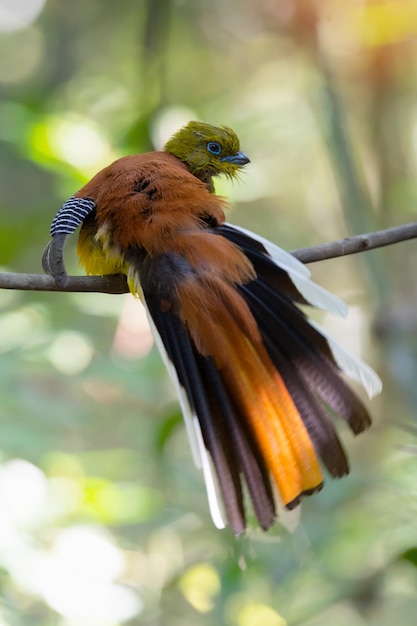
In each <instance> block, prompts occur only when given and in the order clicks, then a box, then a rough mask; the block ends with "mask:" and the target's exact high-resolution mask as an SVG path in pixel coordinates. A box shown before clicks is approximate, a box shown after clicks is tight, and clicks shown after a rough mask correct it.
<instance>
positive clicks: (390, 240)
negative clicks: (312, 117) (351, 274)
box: [0, 222, 417, 294]
mask: <svg viewBox="0 0 417 626" xmlns="http://www.w3.org/2000/svg"><path fill="white" fill-rule="evenodd" d="M415 238H417V222H413V223H411V224H404V225H403V226H395V227H394V228H387V229H385V230H378V231H376V232H373V233H368V234H366V235H356V236H354V237H346V238H345V239H339V240H338V241H332V242H330V243H323V244H320V245H318V246H312V247H309V248H299V249H297V250H292V251H291V254H293V255H294V256H295V257H296V258H297V259H298V260H299V261H302V263H315V262H316V261H324V260H325V259H334V258H337V257H340V256H346V255H348V254H357V253H358V252H364V251H365V250H373V249H375V248H382V247H383V246H390V245H392V244H394V243H399V242H400V241H407V240H409V239H415ZM0 288H2V289H20V290H23V291H71V292H83V291H84V292H87V291H89V292H100V293H111V294H120V293H127V292H128V291H129V289H128V286H127V282H126V279H125V277H124V276H121V275H114V276H70V278H69V281H68V285H67V286H66V287H65V288H62V287H59V285H57V284H56V283H55V281H54V279H53V278H52V276H46V275H43V274H15V273H11V272H0Z"/></svg>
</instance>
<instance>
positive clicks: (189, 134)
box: [164, 122, 249, 188]
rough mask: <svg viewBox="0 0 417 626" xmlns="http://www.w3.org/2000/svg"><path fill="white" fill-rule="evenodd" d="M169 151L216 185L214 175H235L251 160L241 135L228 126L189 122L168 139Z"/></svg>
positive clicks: (195, 173)
mask: <svg viewBox="0 0 417 626" xmlns="http://www.w3.org/2000/svg"><path fill="white" fill-rule="evenodd" d="M164 150H165V152H168V153H169V154H173V155H174V156H176V157H178V158H179V159H181V161H183V162H184V163H185V164H186V165H187V167H188V169H189V170H190V172H191V173H192V174H194V176H196V177H197V178H199V179H200V180H202V181H203V182H205V183H207V184H208V185H209V187H210V188H212V180H211V179H212V177H213V176H218V175H219V174H224V175H225V176H227V177H229V178H235V177H236V176H237V175H238V173H239V170H240V169H241V168H242V167H243V166H244V165H246V163H249V159H248V157H247V156H246V154H244V153H243V152H241V151H240V143H239V138H238V136H237V135H236V133H235V132H234V131H233V130H232V129H231V128H227V126H212V125H211V124H204V123H203V122H189V123H188V124H187V126H184V128H181V129H180V130H179V131H178V132H176V133H175V135H174V136H173V137H171V139H170V140H169V141H168V142H167V144H166V145H165V147H164Z"/></svg>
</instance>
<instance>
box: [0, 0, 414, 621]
mask: <svg viewBox="0 0 417 626" xmlns="http://www.w3.org/2000/svg"><path fill="white" fill-rule="evenodd" d="M2 4H3V5H5V6H6V5H7V7H9V6H10V7H12V9H13V7H15V8H14V9H13V10H12V9H10V11H4V12H2V10H1V9H0V189H1V194H0V264H1V266H2V267H3V268H4V269H5V270H10V271H22V272H37V271H39V272H40V271H41V266H40V259H41V255H42V250H43V248H44V246H45V245H46V243H47V241H48V228H49V224H50V222H51V219H52V217H53V215H54V214H55V212H56V210H57V209H58V208H59V206H60V205H61V204H62V202H63V201H65V200H66V199H67V198H68V197H69V196H70V195H71V194H72V193H74V191H76V190H77V189H78V188H79V187H80V186H81V185H82V183H83V182H84V181H86V180H87V179H88V178H89V177H90V176H91V175H92V174H94V173H95V172H96V171H97V170H98V169H100V168H101V167H102V166H104V165H106V164H107V163H108V162H110V161H111V160H112V159H114V158H117V157H118V156H121V155H122V154H127V153H132V152H141V151H144V150H148V149H152V148H153V147H156V148H160V147H161V146H162V145H163V143H164V142H165V140H166V139H167V138H168V137H169V136H170V135H171V133H172V132H173V131H174V130H176V128H178V127H179V126H180V125H182V124H184V123H185V122H187V121H188V119H190V118H192V119H203V120H204V121H206V122H209V123H213V124H217V125H221V124H225V125H227V126H230V127H232V128H233V129H234V130H235V131H236V132H237V133H238V135H239V137H240V140H241V147H242V150H244V152H245V153H247V154H248V156H249V157H250V159H251V165H249V166H248V167H247V168H246V169H245V172H244V174H243V175H242V180H241V181H240V182H239V184H238V183H237V182H235V183H233V184H232V182H230V181H219V182H218V184H217V187H216V188H217V191H218V193H220V194H221V195H225V196H229V197H230V198H231V201H232V203H233V205H234V206H235V207H236V211H235V212H234V213H233V216H232V218H231V221H235V222H237V223H240V224H242V225H243V226H245V227H247V228H251V229H253V230H256V231H257V232H259V233H261V234H263V235H265V236H267V237H268V238H270V239H273V240H274V241H276V242H277V243H279V244H281V245H282V246H283V247H285V248H288V249H291V248H296V247H301V246H303V245H308V244H313V243H318V242H322V241H328V240H332V239H336V238H340V237H343V236H344V235H348V234H354V233H355V232H358V231H359V230H360V229H362V228H366V229H368V228H369V229H371V228H375V229H376V228H382V227H385V226H388V225H395V224H397V223H400V222H403V221H407V220H411V219H414V216H415V213H416V198H417V186H416V182H415V181H416V179H415V169H416V163H417V149H416V146H417V144H416V141H415V136H416V133H415V129H416V128H417V118H416V110H415V106H414V101H415V91H416V85H415V81H414V76H415V68H414V66H415V63H416V59H417V53H416V47H415V39H414V40H412V38H411V37H412V34H413V33H412V32H411V30H412V28H411V26H410V25H411V24H413V23H414V24H415V19H414V22H413V19H411V18H412V15H414V16H415V11H414V13H412V7H411V5H412V3H411V2H407V1H406V0H401V2H397V3H378V2H373V3H371V4H369V6H368V5H367V3H364V4H363V6H362V3H350V2H340V3H326V2H321V1H319V0H318V1H317V2H316V3H310V2H305V1H303V0H293V1H292V2H290V1H289V0H288V2H280V3H271V2H266V1H265V2H264V1H263V0H262V1H260V2H256V3H254V2H250V1H249V0H243V2H238V1H237V0H232V1H231V2H227V3H225V2H223V1H221V0H215V1H214V2H210V3H207V2H202V1H191V0H185V1H184V2H178V3H173V2H170V1H169V0H164V1H163V2H162V1H156V2H154V1H152V0H149V1H147V2H143V3H137V2H127V3H115V2H110V1H108V0H107V1H105V2H98V1H97V0H93V1H89V2H87V3H86V2H81V1H80V0H75V1H74V2H71V3H62V2H49V3H46V4H43V3H42V1H41V0H38V2H35V1H34V2H32V3H30V2H28V3H21V2H20V3H13V1H12V0H8V1H7V2H3V3H2ZM333 5H334V7H333ZM353 5H355V6H353ZM394 5H395V6H396V7H397V9H396V10H397V13H394V14H393V15H391V14H390V13H389V12H390V11H395V8H394ZM17 6H18V7H19V9H16V7H17ZM24 7H26V8H24ZM278 7H281V8H280V9H279V8H278ZM309 7H310V8H309ZM311 7H314V8H311ZM13 11H14V13H13ZM16 11H17V13H16ZM26 11H29V13H27V14H26ZM361 11H363V13H361ZM410 12H411V13H410ZM11 16H12V17H13V16H14V18H16V19H14V18H13V19H12V17H11ZM404 16H405V17H404ZM394 18H395V19H394ZM329 68H331V70H330V69H329ZM71 245H72V247H71ZM416 255H417V253H416V247H415V244H414V243H413V242H409V243H405V244H402V245H397V246H395V247H391V248H389V249H385V250H384V252H383V253H378V254H376V253H370V254H369V255H368V256H367V257H366V258H362V256H361V257H359V256H357V257H356V258H354V259H352V258H343V259H339V260H337V261H327V262H324V263H321V264H319V265H318V266H317V267H315V268H314V274H315V277H316V278H317V280H318V281H319V282H321V283H322V284H323V285H324V286H326V287H327V288H329V289H330V290H332V291H335V292H336V293H337V294H338V295H340V296H341V297H342V298H345V299H346V300H347V301H348V302H349V304H350V305H351V308H352V312H351V314H350V317H349V318H348V319H347V320H342V321H340V322H339V321H336V322H335V321H334V320H330V319H327V318H326V319H324V320H323V322H324V323H325V324H326V326H327V328H328V329H329V331H330V332H332V333H333V334H335V335H336V336H337V337H338V338H339V339H340V341H342V342H344V343H345V344H346V345H347V346H348V347H350V348H351V349H352V350H353V351H354V352H356V353H358V354H359V353H362V356H364V357H365V358H366V360H367V361H369V362H370V363H371V364H372V365H374V366H375V367H376V368H377V369H378V371H379V373H380V375H381V377H382V378H383V380H384V385H385V386H384V391H383V395H382V396H381V397H380V398H379V399H377V400H375V401H373V402H372V404H371V412H372V414H373V416H374V422H375V424H374V426H373V428H372V429H371V431H370V432H368V433H365V434H364V435H362V436H361V437H359V438H358V440H355V441H353V440H352V438H351V437H350V435H349V433H348V432H345V431H343V438H344V441H345V444H346V447H347V448H348V449H349V452H350V456H351V460H352V473H351V475H350V477H349V478H347V479H344V480H343V481H340V482H338V481H333V482H332V481H330V480H327V481H326V487H325V489H324V490H323V492H321V493H320V494H318V495H316V496H315V497H314V498H311V499H309V500H308V501H306V502H305V504H304V505H303V516H302V522H301V524H300V526H299V528H298V529H297V530H296V532H295V533H294V534H289V533H287V532H286V531H285V530H284V529H283V528H282V527H281V526H279V525H277V527H276V528H274V529H273V531H272V532H270V533H269V534H268V535H265V534H263V533H261V532H260V531H256V530H250V531H249V532H248V533H247V535H246V536H244V537H239V538H235V537H233V536H232V535H231V533H230V532H229V531H228V530H225V531H217V530H216V529H215V528H213V526H212V523H211V520H210V518H209V512H208V506H207V502H206V496H205V493H204V488H203V479H202V476H201V474H200V473H199V472H198V471H197V470H196V469H195V468H194V466H193V462H192V459H191V453H190V450H189V447H188V442H187V439H186V434H185V430H184V428H183V427H182V426H181V425H180V423H181V419H180V415H179V412H178V408H177V404H176V399H175V395H174V392H173V389H172V387H171V384H170V382H169V380H168V376H167V374H166V372H165V369H164V366H163V364H162V362H161V360H160V358H159V355H158V354H157V352H156V350H155V349H154V348H153V349H151V345H150V336H149V332H148V330H147V328H146V325H145V322H144V319H143V312H142V311H141V309H140V305H139V303H137V302H134V301H133V299H131V298H130V297H124V296H107V295H101V294H100V295H98V294H95V295H92V294H63V293H50V294H46V293H45V294H44V293H30V292H25V293H23V292H22V293H18V292H6V291H3V292H1V293H0V398H1V402H0V462H1V464H0V626H28V625H31V626H32V625H33V626H48V625H51V626H52V625H54V626H86V625H87V624H88V626H118V625H119V624H122V623H126V624H147V625H149V626H151V625H152V626H157V625H165V624H168V623H169V624H170V626H176V625H181V626H186V625H188V624H190V625H191V624H192V625H195V624H201V625H202V626H204V625H207V626H209V625H210V626H211V625H214V624H216V625H218V624H224V625H225V626H257V625H258V624H262V626H285V625H287V624H288V625H291V626H296V625H297V626H333V625H334V624H338V626H344V625H345V624H346V625H349V626H350V625H351V624H355V626H356V625H358V626H361V625H365V624H371V625H374V626H391V625H392V624H393V623H395V624H397V625H398V626H402V625H404V626H406V625H407V626H408V625H409V624H412V623H414V621H415V614H416V611H417V601H416V584H417V569H416V535H415V519H416V516H417V498H416V488H415V485H416V480H417V459H416V447H415V442H416V432H417V431H416V430H415V422H414V425H412V426H411V428H409V429H408V430H407V429H405V428H403V427H404V426H409V425H410V424H413V420H415V415H416V407H417V395H416V384H415V381H416V380H417V371H416V370H417V359H416V355H417V345H416V337H417V333H416V324H417V321H416V314H415V311H416V310H417V307H416V298H417V294H416V281H415V267H416V264H417V259H416V258H415V257H416ZM368 258H369V260H366V259H368ZM371 259H372V260H371ZM66 265H67V267H68V269H69V271H70V272H71V273H77V272H79V270H78V266H77V260H76V257H75V253H74V242H72V244H71V243H70V245H69V246H68V250H67V252H66ZM341 430H343V425H341Z"/></svg>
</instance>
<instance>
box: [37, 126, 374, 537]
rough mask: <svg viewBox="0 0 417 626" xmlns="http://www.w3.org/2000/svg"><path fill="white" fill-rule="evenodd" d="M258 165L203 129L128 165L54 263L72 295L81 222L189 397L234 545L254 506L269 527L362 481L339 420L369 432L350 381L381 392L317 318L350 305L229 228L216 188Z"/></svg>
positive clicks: (102, 191)
mask: <svg viewBox="0 0 417 626" xmlns="http://www.w3.org/2000/svg"><path fill="white" fill-rule="evenodd" d="M248 163H250V160H249V158H248V157H247V156H246V154H245V153H244V152H242V151H241V148H240V141H239V138H238V136H237V134H236V133H235V132H234V131H233V130H232V129H230V128H228V127H227V126H213V125H211V124H207V123H203V122H199V121H191V122H189V123H188V124H187V125H186V126H184V127H182V128H180V129H179V130H178V131H177V132H176V133H175V134H174V135H173V136H172V137H171V138H170V139H169V140H168V141H167V143H166V145H165V146H164V148H163V150H161V151H151V152H147V153H143V154H135V155H128V156H124V157H122V158H119V159H118V160H116V161H114V162H113V163H111V164H110V165H108V166H107V167H105V168H104V169H102V170H101V171H100V172H98V173H97V174H96V175H95V176H94V177H93V178H92V179H91V180H90V181H89V182H87V183H86V184H85V185H84V186H83V187H82V188H81V189H80V190H79V191H77V192H76V193H75V194H74V195H73V196H72V197H71V198H70V199H69V200H67V201H66V202H65V203H64V204H63V205H62V207H61V209H60V210H59V211H58V213H57V214H56V216H55V218H54V219H53V221H52V224H51V228H50V235H51V240H50V242H49V244H48V245H47V247H46V249H45V252H44V254H43V258H42V266H43V269H44V271H45V272H46V273H48V274H50V275H52V276H53V277H54V279H55V281H56V283H57V284H58V285H60V286H61V287H65V286H66V285H67V283H68V275H67V272H66V269H65V264H64V259H63V250H64V245H65V242H66V240H67V238H68V236H69V235H71V234H72V233H73V232H74V231H75V230H76V229H77V228H78V227H79V226H81V229H80V232H79V237H78V244H77V251H78V256H79V260H80V263H81V265H82V266H83V267H84V269H85V271H86V273H87V274H89V275H107V274H119V273H122V274H124V275H125V276H126V277H127V283H128V286H129V290H130V292H131V293H132V294H133V295H135V296H138V297H139V298H140V299H141V300H142V302H143V304H144V305H145V307H146V311H147V314H148V318H149V322H150V325H151V328H152V331H153V333H154V336H155V340H156V344H157V345H158V348H159V350H160V352H161V354H162V357H163V359H164V360H165V363H166V365H167V367H168V370H169V372H170V375H171V378H172V380H173V382H174V384H175V386H176V388H177V391H178V397H179V402H180V406H181V409H182V413H183V416H184V420H185V426H186V430H187V433H188V436H189V440H190V444H191V450H192V454H193V457H194V460H195V463H196V465H197V466H199V467H200V468H201V469H202V471H203V476H204V481H205V485H206V489H207V495H208V502H209V509H210V512H211V516H212V519H213V522H214V524H215V525H216V526H217V527H218V528H224V527H225V526H229V527H230V528H231V529H232V531H233V533H234V534H235V535H240V534H241V533H242V532H244V531H245V529H247V527H248V514H249V513H248V508H251V516H252V517H251V519H253V520H254V523H255V524H256V525H258V526H259V527H260V528H261V529H263V530H265V531H266V530H268V529H270V528H271V527H272V526H273V525H274V524H275V521H276V519H277V517H279V511H294V510H296V509H297V507H298V506H299V504H300V503H301V501H302V499H303V498H304V497H305V496H308V495H311V494H313V493H315V492H318V491H320V490H321V489H322V487H323V482H324V473H325V471H326V472H327V473H328V474H330V476H332V477H334V478H340V477H343V476H345V475H346V474H348V473H349V461H348V457H347V454H346V452H345V449H344V447H343V445H342V443H341V441H340V437H339V435H338V433H337V430H336V427H335V424H334V417H335V416H338V417H339V418H341V419H342V420H344V421H345V422H346V423H347V424H348V425H349V427H350V429H351V431H352V432H353V433H354V434H355V435H356V434H358V433H361V432H362V431H364V430H366V429H367V428H368V427H369V426H370V424H371V418H370V415H369V412H368V409H367V408H366V407H365V404H364V402H363V401H362V400H361V399H360V397H359V395H358V394H357V393H356V391H353V390H352V388H351V386H350V385H349V384H348V383H347V382H346V377H348V378H349V377H350V378H351V379H353V380H356V381H358V382H359V383H361V384H362V386H363V387H364V388H365V390H366V392H367V393H368V395H369V396H370V397H372V396H373V395H375V394H376V393H379V392H380V390H381V381H380V379H379V377H378V375H377V374H376V373H375V372H374V371H373V370H372V369H371V368H370V367H369V366H368V365H366V364H365V363H363V362H362V361H360V360H359V359H358V358H356V357H354V356H353V355H351V354H350V353H349V352H348V351H347V350H346V349H345V348H344V347H342V346H341V345H340V344H339V343H337V342H336V341H335V340H334V339H333V338H331V337H330V336H329V335H328V334H327V333H326V332H325V331H324V330H323V329H321V328H320V327H319V326H318V325H317V324H316V323H315V322H313V321H311V320H309V318H308V317H307V315H306V313H305V307H304V306H303V305H311V306H312V307H316V308H320V309H323V310H326V311H329V312H332V313H335V314H341V315H344V314H345V313H346V305H345V304H344V302H343V301H342V300H340V299H339V298H338V297H337V296H335V295H333V294H331V293H330V292H328V291H327V290H325V289H324V288H322V287H321V286H319V285H318V284H316V283H314V282H313V281H312V279H311V277H310V272H309V270H308V269H307V267H306V266H305V265H304V264H302V263H301V262H299V261H298V260H297V259H296V258H295V257H294V256H293V255H291V254H290V253H289V252H286V251H285V250H284V249H282V248H280V247H278V246H276V245H275V244H273V243H272V242H270V241H268V240H267V239H265V238H263V237H261V236H259V235H256V234H255V233H252V232H250V231H249V230H246V229H244V228H241V227H237V226H233V225H232V224H230V223H228V222H227V221H226V215H225V210H226V209H227V203H226V201H225V199H224V198H222V197H220V196H218V195H216V193H215V187H214V181H213V179H214V178H215V177H216V176H219V175H224V176H226V177H227V178H229V179H236V178H238V177H239V174H240V172H241V171H242V169H243V168H244V167H245V166H246V165H247V164H248ZM248 501H249V502H251V507H249V505H248Z"/></svg>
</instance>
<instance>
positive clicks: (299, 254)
mask: <svg viewBox="0 0 417 626" xmlns="http://www.w3.org/2000/svg"><path fill="white" fill-rule="evenodd" d="M415 238H417V222H413V223H411V224H404V225H403V226H395V227H394V228H386V229H385V230H377V231H375V232H373V233H368V234H366V235H355V236H353V237H346V239H339V240H338V241H332V242H330V243H322V244H320V245H318V246H312V247H311V248H299V249H298V250H291V254H293V255H294V256H295V257H296V258H297V259H298V260H299V261H302V262H303V263H314V262H316V261H324V260H325V259H334V258H336V257H339V256H346V255H348V254H357V253H358V252H364V251H365V250H374V249H375V248H382V247H383V246H390V245H392V244H393V243H399V242H400V241H407V240H408V239H415Z"/></svg>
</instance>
